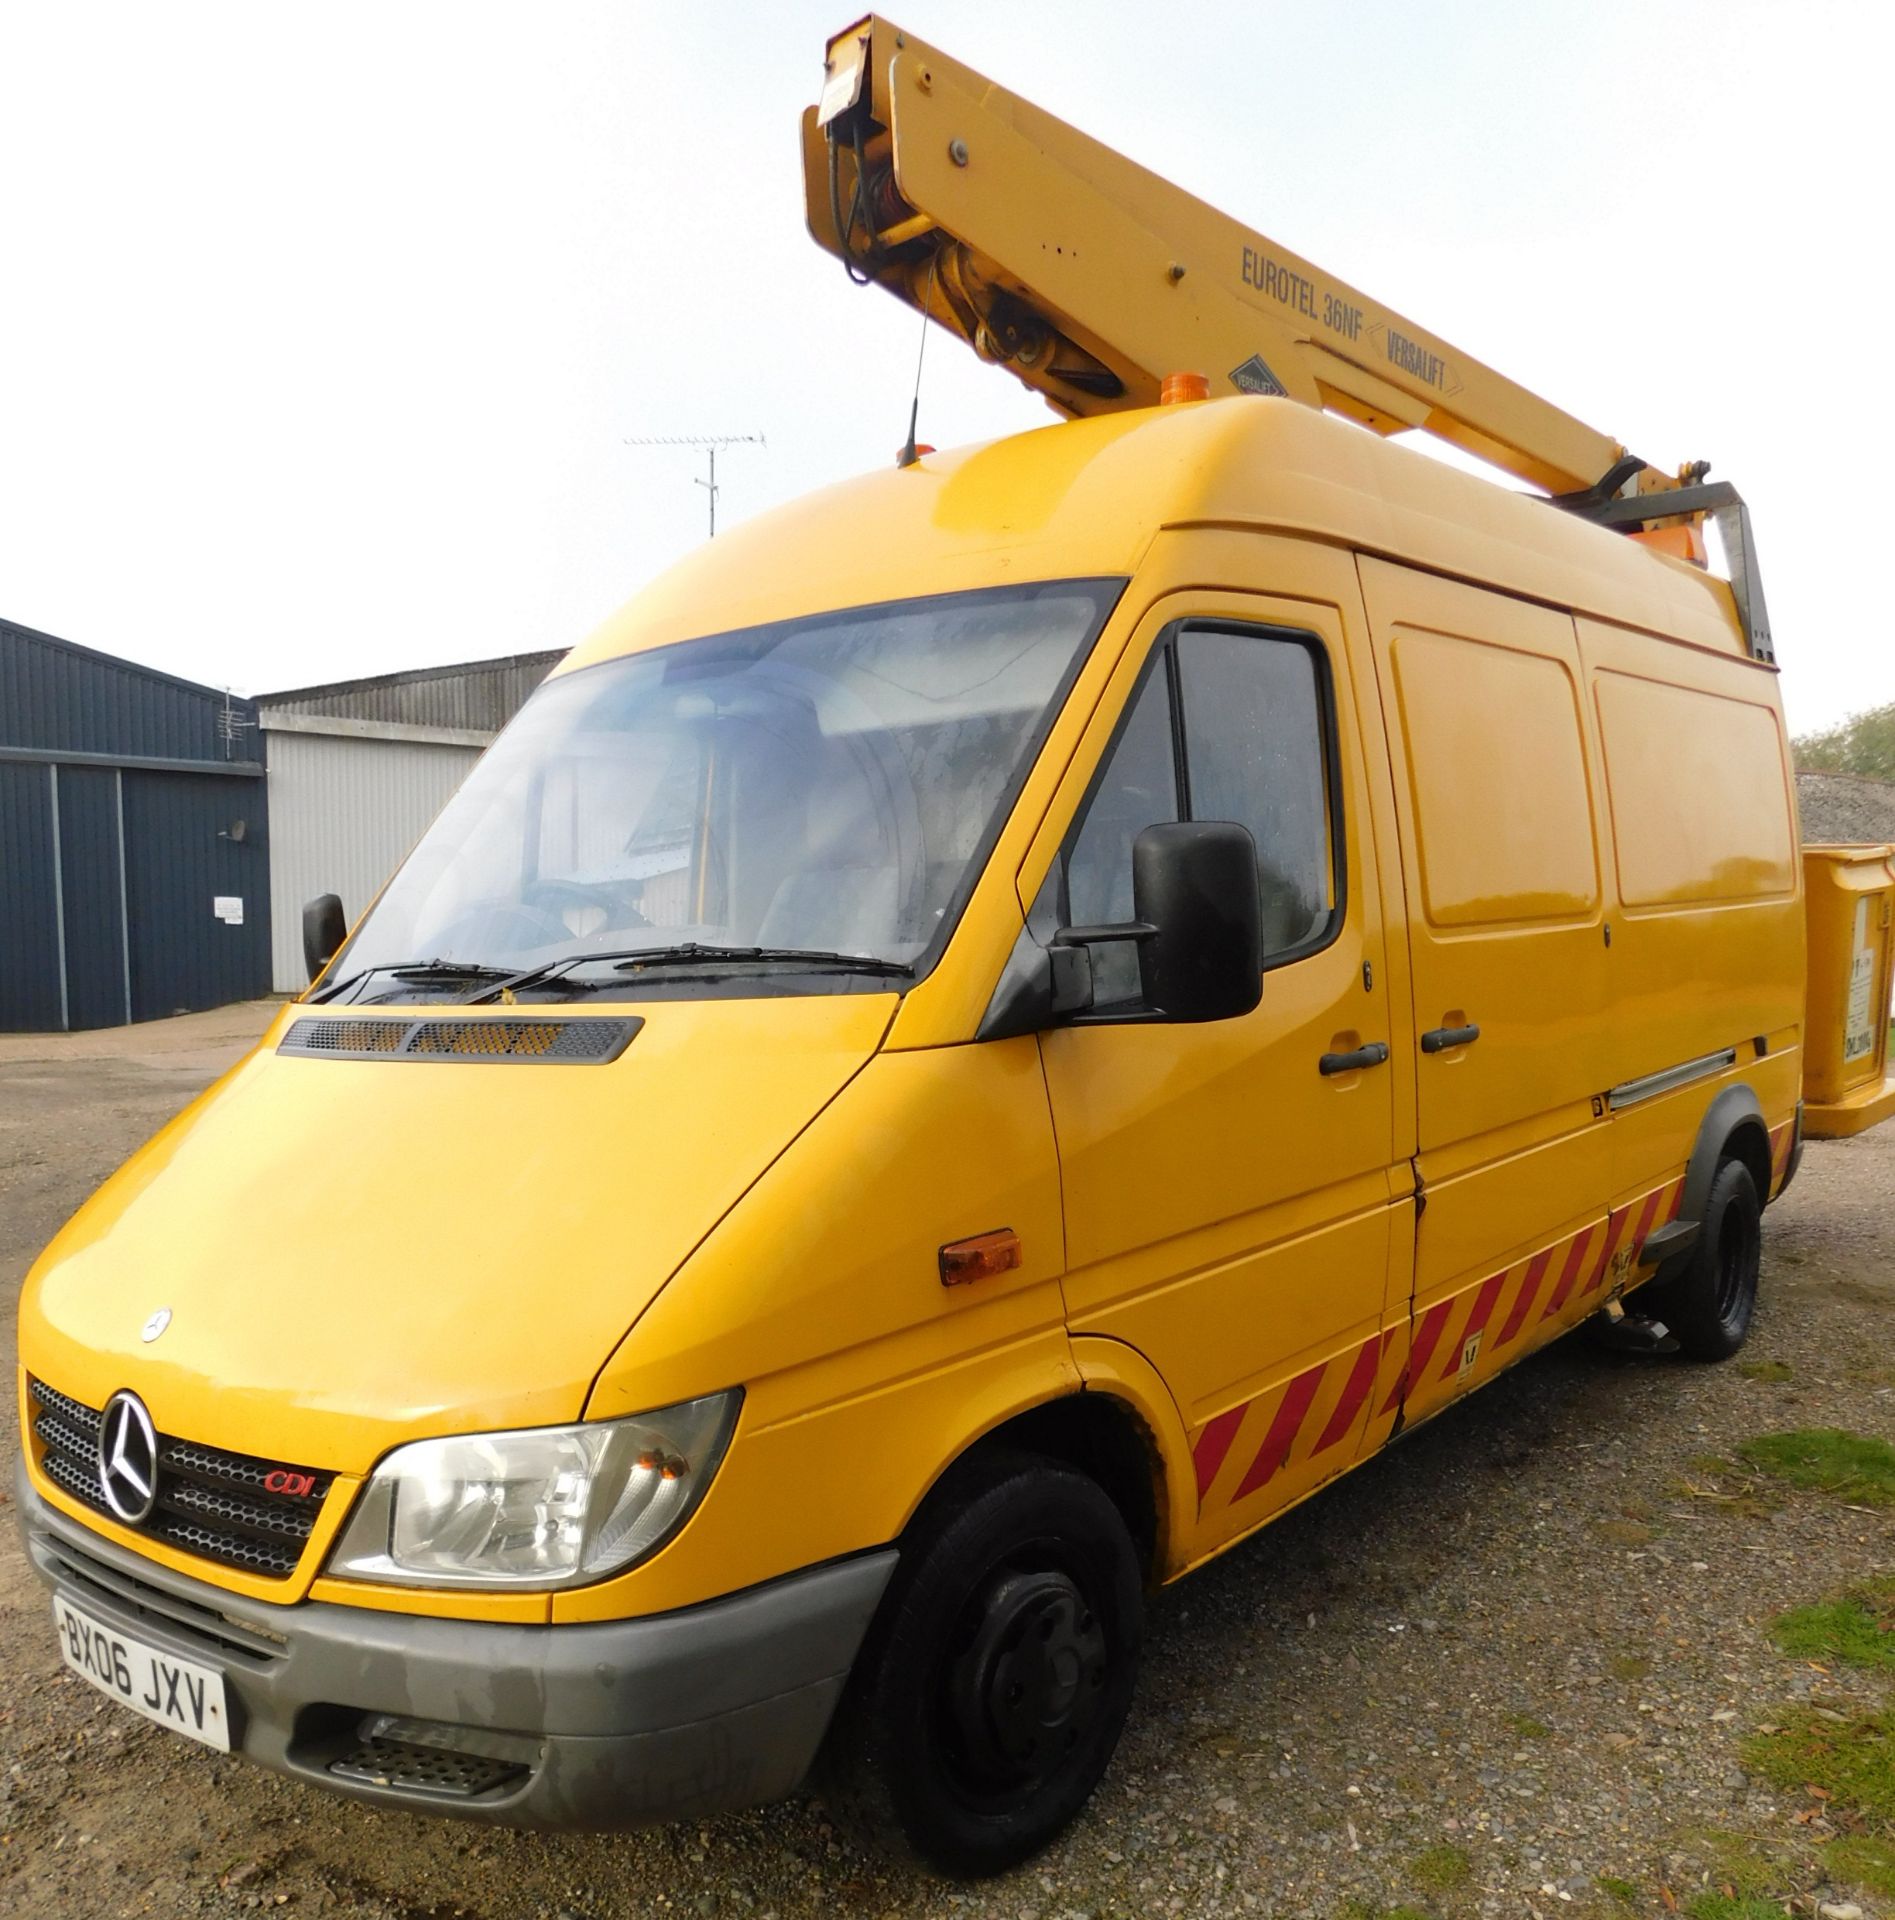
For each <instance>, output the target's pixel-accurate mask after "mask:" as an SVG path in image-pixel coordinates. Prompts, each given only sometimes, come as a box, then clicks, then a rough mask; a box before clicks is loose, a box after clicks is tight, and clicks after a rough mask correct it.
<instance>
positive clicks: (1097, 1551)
mask: <svg viewBox="0 0 1895 1920" xmlns="http://www.w3.org/2000/svg"><path fill="white" fill-rule="evenodd" d="M1143 1609H1144V1599H1143V1588H1142V1581H1141V1577H1140V1568H1139V1562H1138V1553H1137V1550H1136V1548H1135V1547H1134V1545H1133V1543H1132V1537H1131V1534H1130V1533H1129V1532H1128V1531H1127V1528H1126V1525H1125V1521H1124V1520H1123V1518H1122V1517H1121V1516H1120V1514H1119V1511H1118V1509H1117V1507H1115V1506H1114V1505H1113V1503H1112V1502H1111V1500H1109V1499H1108V1498H1107V1497H1106V1495H1105V1493H1104V1492H1103V1491H1102V1490H1101V1489H1100V1487H1099V1486H1098V1485H1097V1483H1096V1482H1094V1481H1092V1480H1089V1479H1088V1478H1086V1476H1085V1475H1084V1474H1081V1473H1078V1472H1075V1471H1073V1470H1072V1469H1071V1468H1068V1467H1065V1466H1061V1465H1059V1464H1058V1463H1056V1462H1054V1461H1051V1460H1046V1459H1042V1458H1040V1457H1039V1456H1037V1455H1027V1454H995V1455H992V1456H990V1457H988V1458H986V1459H980V1458H978V1457H976V1459H975V1460H974V1461H971V1462H970V1463H969V1464H968V1467H967V1468H966V1469H965V1470H963V1471H962V1472H960V1473H959V1474H958V1475H957V1476H956V1478H955V1479H954V1481H953V1482H951V1483H950V1484H949V1485H948V1486H946V1487H945V1488H944V1489H943V1491H942V1492H941V1493H940V1494H939V1495H937V1496H936V1497H935V1498H934V1499H933V1500H931V1501H930V1503H929V1504H928V1506H926V1507H924V1508H923V1510H922V1512H921V1514H920V1515H919V1516H918V1517H917V1520H916V1522H915V1524H914V1525H913V1526H912V1527H911V1528H910V1530H909V1533H908V1536H907V1537H906V1538H905V1539H904V1540H903V1542H902V1558H901V1565H900V1566H899V1567H898V1569H897V1570H896V1574H895V1579H894V1581H893V1583H892V1584H891V1586H890V1589H889V1592H888V1594H887V1595H886V1597H885V1598H884V1600H883V1603H882V1609H881V1612H880V1613H879V1614H878V1615H877V1617H876V1623H875V1626H874V1627H873V1628H872V1629H871V1631H870V1635H869V1638H868V1641H867V1643H866V1644H865V1645H864V1647H863V1649H862V1653H861V1656H860V1658H859V1659H858V1660H857V1663H856V1668H855V1672H854V1674H853V1675H852V1676H851V1679H850V1683H849V1690H848V1694H847V1695H846V1696H845V1699H844V1701H843V1705H842V1708H841V1710H840V1712H839V1713H838V1715H837V1720H836V1725H835V1726H834V1728H833V1729H832V1730H831V1733H830V1738H829V1742H828V1746H827V1748H826V1749H825V1753H824V1764H823V1768H822V1776H821V1778H822V1784H823V1786H824V1789H825V1793H826V1797H827V1798H828V1800H829V1801H830V1804H831V1805H832V1807H833V1808H834V1809H835V1811H836V1812H838V1813H839V1814H841V1815H843V1816H844V1817H845V1818H846V1819H848V1821H849V1823H850V1824H851V1825H853V1826H855V1827H857V1828H858V1829H861V1828H867V1829H868V1830H869V1833H868V1837H870V1838H872V1839H876V1840H881V1841H887V1840H889V1839H891V1838H893V1839H896V1840H898V1841H899V1842H901V1843H905V1846H906V1848H907V1849H908V1850H910V1851H911V1852H913V1853H914V1854H916V1855H918V1856H919V1857H920V1858H921V1859H922V1860H923V1861H924V1862H926V1863H927V1864H928V1865H929V1866H931V1867H934V1868H935V1869H936V1870H938V1871H939V1872H941V1873H945V1874H950V1875H953V1876H955V1877H967V1878H971V1877H976V1876H980V1875H985V1874H992V1873H999V1872H1002V1871H1003V1870H1004V1869H1006V1868H1008V1867H1012V1866H1016V1865H1018V1864H1019V1862H1020V1861H1022V1860H1024V1859H1026V1858H1027V1857H1028V1856H1029V1855H1030V1854H1033V1853H1036V1852H1037V1851H1038V1850H1039V1849H1040V1848H1041V1847H1043V1846H1045V1845H1046V1843H1047V1842H1048V1841H1049V1840H1051V1839H1052V1838H1053V1836H1054V1835H1055V1834H1057V1833H1058V1832H1059V1831H1060V1829H1061V1828H1062V1827H1064V1826H1065V1825H1066V1824H1067V1822H1068V1821H1070V1820H1071V1819H1072V1817H1073V1816H1074V1815H1075V1814H1076V1813H1077V1812H1078V1811H1079V1809H1080V1808H1081V1807H1082V1806H1084V1805H1085V1803H1086V1800H1087V1798H1088V1797H1089V1796H1090V1795H1091V1793H1092V1790H1093V1788H1094V1787H1095V1786H1096V1785H1097V1784H1098V1782H1099V1778H1100V1776H1101V1775H1102V1774H1103V1773H1104V1772H1105V1769H1106V1765H1107V1763H1108V1762H1109V1761H1110V1760H1111V1758H1112V1751H1113V1749H1114V1748H1115V1747H1116V1746H1117V1745H1118V1739H1119V1733H1120V1731H1121V1730H1122V1728H1123V1727H1124V1725H1125V1718H1126V1715H1127V1713H1128V1712H1129V1711H1130V1709H1131V1704H1132V1684H1133V1678H1134V1674H1135V1671H1136V1668H1137V1664H1138V1650H1139V1639H1140V1634H1141V1629H1142V1623H1143Z"/></svg>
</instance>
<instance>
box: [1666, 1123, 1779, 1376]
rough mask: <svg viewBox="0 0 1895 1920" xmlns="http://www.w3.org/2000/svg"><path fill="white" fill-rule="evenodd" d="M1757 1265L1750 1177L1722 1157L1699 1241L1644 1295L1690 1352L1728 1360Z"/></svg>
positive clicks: (1757, 1219) (1746, 1317)
mask: <svg viewBox="0 0 1895 1920" xmlns="http://www.w3.org/2000/svg"><path fill="white" fill-rule="evenodd" d="M1762 1265H1763V1205H1762V1202H1761V1201H1760V1200H1759V1199H1758V1197H1757V1183H1756V1182H1755V1181H1754V1180H1753V1179H1752V1178H1751V1177H1750V1169H1749V1168H1748V1167H1746V1166H1745V1165H1744V1163H1743V1162H1742V1161H1741V1160H1726V1161H1725V1162H1724V1163H1723V1164H1722V1165H1721V1166H1720V1167H1719V1168H1718V1170H1717V1174H1716V1176H1715V1178H1713V1180H1712V1181H1711V1191H1710V1193H1709V1195H1708V1196H1707V1198H1706V1200H1705V1203H1704V1219H1703V1223H1702V1225H1701V1226H1700V1228H1699V1230H1698V1244H1697V1245H1696V1246H1695V1247H1694V1248H1693V1249H1692V1250H1691V1252H1690V1253H1689V1254H1688V1255H1687V1256H1686V1257H1685V1268H1684V1271H1683V1272H1682V1273H1681V1274H1679V1275H1678V1276H1677V1277H1676V1278H1675V1279H1666V1280H1658V1281H1654V1282H1653V1283H1652V1284H1651V1286H1650V1287H1649V1288H1648V1289H1647V1290H1646V1295H1645V1296H1644V1297H1645V1298H1646V1299H1648V1300H1649V1302H1650V1311H1652V1312H1653V1313H1655V1314H1657V1316H1658V1317H1659V1319H1661V1320H1662V1321H1664V1323H1665V1324H1666V1326H1667V1327H1669V1328H1670V1329H1671V1332H1672V1333H1673V1334H1674V1335H1675V1336H1676V1338H1677V1341H1678V1345H1679V1346H1680V1348H1682V1349H1683V1351H1684V1352H1685V1353H1687V1354H1689V1355H1690V1356H1691V1358H1692V1359H1694V1360H1728V1359H1729V1358H1730V1357H1731V1355H1732V1354H1734V1353H1735V1352H1736V1351H1737V1350H1738V1348H1740V1347H1741V1346H1742V1345H1743V1344H1744V1340H1745V1338H1746V1336H1747V1335H1748V1334H1749V1332H1750V1318H1751V1315H1752V1314H1753V1313H1754V1312H1755V1311H1756V1306H1757V1276H1758V1274H1759V1272H1760V1270H1761V1268H1762Z"/></svg>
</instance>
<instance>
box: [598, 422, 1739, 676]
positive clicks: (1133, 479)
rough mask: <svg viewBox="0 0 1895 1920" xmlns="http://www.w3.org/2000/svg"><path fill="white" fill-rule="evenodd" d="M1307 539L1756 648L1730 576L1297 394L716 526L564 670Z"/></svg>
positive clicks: (991, 455)
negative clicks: (972, 592) (1210, 529)
mask: <svg viewBox="0 0 1895 1920" xmlns="http://www.w3.org/2000/svg"><path fill="white" fill-rule="evenodd" d="M1200 526H1217V527H1244V528H1255V529H1257V530H1259V531H1270V532H1276V533H1287V534H1295V535H1302V536H1306V537H1313V538H1316V539H1320V540H1324V541H1329V542H1333V543H1335V544H1337V545H1341V546H1349V547H1355V548H1358V549H1360V550H1362V551H1365V552H1371V553H1376V554H1380V555H1383V556H1385V557H1387V558H1389V559H1393V560H1397V561H1407V562H1409V563H1411V564H1415V565H1419V566H1423V567H1426V568H1428V569H1430V570H1431V571H1433V572H1437V573H1446V574H1451V575H1455V576H1458V577H1461V578H1465V579H1468V580H1473V581H1477V582H1479V583H1481V584H1483V585H1491V586H1495V587H1499V588H1502V589H1504V590H1506V591H1509V592H1512V593H1517V594H1520V595H1523V596H1525V597H1527V598H1529V599H1535V600H1541V601H1545V602H1547V603H1548V604H1550V605H1553V606H1559V607H1571V608H1574V609H1576V610H1578V611H1582V612H1586V613H1591V614H1594V615H1597V616H1599V617H1600V618H1603V619H1607V620H1613V621H1617V622H1619V623H1621V624H1623V625H1627V626H1632V627H1638V628H1643V629H1645V630H1647V631H1650V632H1654V633H1659V634H1664V635H1668V636H1672V637H1675V638H1678V639H1681V640H1686V641H1689V642H1691V643H1693V644H1695V645H1698V646H1704V647H1709V648H1713V649H1715V650H1717V651H1719V652H1723V653H1733V654H1739V655H1741V654H1743V653H1744V651H1745V649H1744V643H1743V640H1742V637H1741V633H1740V629H1739V626H1738V623H1737V618H1736V612H1735V608H1734V605H1733V602H1732V600H1731V595H1730V589H1729V587H1728V586H1727V585H1726V584H1725V583H1724V582H1723V581H1720V580H1717V579H1714V578H1713V577H1711V576H1710V575H1708V574H1706V573H1704V572H1703V571H1702V570H1700V569H1699V568H1696V567H1693V566H1691V565H1689V564H1688V563H1687V562H1685V561H1682V560H1677V559H1673V558H1671V557H1669V556H1667V555H1663V554H1659V553H1654V552H1652V551H1651V550H1649V549H1647V548H1645V547H1642V546H1639V545H1638V544H1637V543H1636V542H1634V541H1631V540H1629V539H1627V538H1626V537H1625V535H1623V534H1619V533H1611V532H1607V531H1605V530H1604V529H1602V528H1599V527H1595V526H1591V525H1589V524H1587V523H1586V522H1585V521H1583V520H1580V519H1578V518H1576V517H1575V516H1573V515H1571V514H1567V513H1562V512H1560V511H1559V510H1558V509H1556V508H1553V507H1549V506H1548V505H1547V504H1546V503H1545V502H1544V501H1541V500H1536V499H1533V498H1532V497H1530V496H1527V495H1524V494H1516V493H1513V492H1510V491H1508V490H1507V489H1506V488H1504V487H1501V486H1497V485H1496V484H1494V483H1493V482H1492V481H1490V480H1485V479H1481V478H1477V477H1476V476H1474V475H1471V474H1466V473H1461V472H1457V471H1456V470H1455V469H1453V468H1451V467H1448V466H1445V465H1443V464H1442V463H1441V462H1440V461H1438V460H1433V459H1429V458H1427V457H1426V456H1425V455H1422V454H1419V453H1416V452H1414V451H1412V450H1411V449H1409V448H1407V447H1403V446H1398V445H1393V444H1391V443H1389V442H1388V441H1385V440H1382V439H1379V438H1377V437H1376V436H1375V435H1374V434H1372V433H1368V432H1366V431H1364V430H1363V429H1362V428H1360V427H1356V426H1352V425H1351V424H1349V423H1348V422H1346V421H1342V420H1337V419H1332V418H1329V417H1327V416H1325V415H1322V414H1318V413H1315V412H1313V411H1311V410H1310V409H1309V408H1307V407H1302V406H1298V405H1296V404H1294V403H1293V402H1291V401H1288V400H1279V399H1266V398H1261V397H1253V396H1247V395H1240V396H1235V397H1232V398H1230V399H1225V400H1212V401H1204V402H1199V403H1196V404H1192V405H1186V406H1172V407H1158V408H1151V409H1147V410H1144V411H1135V412H1125V413H1115V414H1107V415H1101V416H1097V417H1094V418H1092V419H1086V420H1071V421H1066V422H1063V423H1061V424H1060V425H1057V426H1050V427H1044V428H1041V429H1039V430H1037V431H1034V432H1029V433H1022V434H1015V435H1012V436H1011V437H1009V438H1007V439H1004V440H996V441H991V442H988V443H987V444H985V445H980V446H973V447H964V448H959V449H956V450H954V451H952V452H948V453H942V454H930V455H927V456H925V457H924V458H923V459H922V460H921V461H919V462H918V463H917V464H916V465H914V466H911V467H908V468H906V469H903V470H900V471H896V470H892V469H891V470H889V471H885V472H880V473H872V474H865V475H862V476H860V477H858V478H856V479H853V480H847V481H844V482H842V483H841V484H840V485H837V486H832V487H827V488H824V489H822V490H821V491H819V492H816V493H812V494H808V495H805V496H804V497H803V498H802V499H800V500H796V501H793V502H791V503H790V504H789V505H787V506H783V507H779V508H776V509H775V510H774V511H772V512H769V513H764V514H760V515H758V516H757V517H756V518H755V519H753V520H749V521H745V522H742V523H740V524H739V525H737V526H735V527H732V528H731V529H730V530H729V531H728V532H726V533H723V534H720V535H719V537H718V539H717V540H716V542H715V543H714V544H706V545H705V546H703V547H700V548H698V549H697V550H696V551H695V552H694V553H692V554H690V555H689V556H687V557H686V558H685V559H684V560H682V561H680V562H679V563H678V564H677V565H676V566H674V567H672V568H671V569H669V570H668V571H667V572H666V573H664V574H662V575H660V576H659V577H658V579H656V580H655V581H653V582H652V583H651V585H650V586H648V587H646V588H645V589H644V591H643V592H641V593H639V594H638V595H637V596H636V597H635V598H634V599H632V600H631V601H630V602H629V603H628V604H627V605H626V606H625V607H624V608H622V609H621V610H620V611H619V612H618V613H617V614H615V615H614V616H613V617H612V618H611V619H610V620H608V621H607V622H606V623H605V624H604V626H602V627H601V628H600V629H599V630H598V631H597V632H596V633H595V634H594V635H593V636H592V637H591V638H590V639H589V640H587V641H585V642H584V643H582V644H581V645H580V646H578V647H576V648H575V649H574V650H573V652H572V653H571V654H570V655H569V656H568V658H567V661H566V663H565V666H564V668H562V669H561V671H569V670H570V669H572V668H574V667H581V666H587V665H591V664H592V663H594V662H595V661H598V660H603V659H609V658H612V657H614V656H615V655H618V654H621V653H629V652H635V651H643V650H644V649H645V648H647V647H653V646H663V645H667V644H669V643H671V642H673V641H676V640H682V639H689V638H693V637H696V636H698V635H701V634H707V633H719V632H729V631H733V630H735V629H738V628H742V627H750V626H757V625H760V624H762V623H764V622H767V621H773V620H782V619H789V618H794V617H796V616H798V615H802V614H809V613H821V612H829V611H834V610H835V609H837V608H840V607H847V606H865V605H872V604H875V603H877V602H880V601H885V600H900V599H907V598H910V597H913V596H918V595H922V594H930V593H946V592H953V591H956V590H959V589H965V588H972V587H987V586H999V585H1005V584H1006V583H1007V582H1009V581H1032V580H1051V579H1071V578H1078V577H1081V576H1090V575H1124V574H1129V573H1131V572H1133V571H1134V570H1135V569H1136V568H1137V566H1138V564H1139V561H1140V559H1141V558H1142V557H1143V555H1144V553H1145V551H1146V549H1147V548H1148V547H1149V545H1150V544H1151V542H1152V540H1153V539H1154V538H1155V537H1156V535H1157V534H1158V533H1159V532H1160V531H1161V530H1164V529H1167V528H1186V527H1200Z"/></svg>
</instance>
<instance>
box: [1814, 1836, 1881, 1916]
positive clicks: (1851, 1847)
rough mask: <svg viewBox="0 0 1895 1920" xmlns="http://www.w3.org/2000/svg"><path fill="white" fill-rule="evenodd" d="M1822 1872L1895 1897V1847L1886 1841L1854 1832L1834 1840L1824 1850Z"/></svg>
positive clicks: (1848, 1882)
mask: <svg viewBox="0 0 1895 1920" xmlns="http://www.w3.org/2000/svg"><path fill="white" fill-rule="evenodd" d="M1823 1871H1824V1872H1825V1873H1826V1874H1828V1875H1829V1877H1830V1879H1832V1880H1840V1881H1843V1882H1844V1883H1846V1884H1847V1885H1849V1886H1853V1887H1864V1888H1866V1889H1867V1890H1868V1891H1869V1892H1870V1893H1879V1894H1881V1895H1882V1896H1883V1897H1884V1898H1885V1899H1890V1900H1895V1846H1891V1845H1890V1844H1889V1843H1888V1842H1887V1841H1886V1840H1873V1839H1871V1838H1870V1837H1869V1836H1868V1835H1867V1834H1862V1833H1852V1834H1849V1835H1848V1836H1846V1837H1845V1838H1844V1839H1841V1840H1836V1841H1832V1842H1831V1843H1830V1844H1829V1845H1828V1846H1826V1847H1825V1848H1824V1849H1823Z"/></svg>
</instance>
